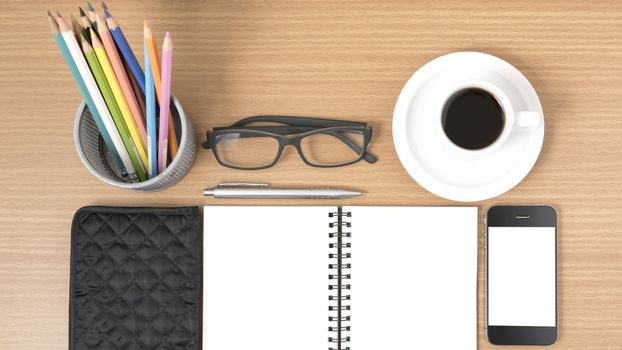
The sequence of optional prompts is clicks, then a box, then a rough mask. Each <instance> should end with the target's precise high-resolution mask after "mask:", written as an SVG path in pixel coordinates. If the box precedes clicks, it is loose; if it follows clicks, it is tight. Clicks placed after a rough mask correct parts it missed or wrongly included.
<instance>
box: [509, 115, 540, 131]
mask: <svg viewBox="0 0 622 350" xmlns="http://www.w3.org/2000/svg"><path fill="white" fill-rule="evenodd" d="M540 125H542V114H540V113H539V112H532V111H521V112H518V113H516V116H515V117H514V126H515V127H516V128H521V129H531V128H537V127H539V126H540Z"/></svg>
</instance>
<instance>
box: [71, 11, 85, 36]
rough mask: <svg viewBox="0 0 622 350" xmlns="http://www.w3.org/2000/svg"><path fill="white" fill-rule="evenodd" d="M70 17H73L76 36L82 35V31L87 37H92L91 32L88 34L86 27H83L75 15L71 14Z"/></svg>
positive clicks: (72, 21)
mask: <svg viewBox="0 0 622 350" xmlns="http://www.w3.org/2000/svg"><path fill="white" fill-rule="evenodd" d="M69 17H70V18H71V27H72V28H73V32H74V33H76V36H78V35H80V33H82V34H84V35H86V37H87V38H90V34H88V33H87V32H86V31H85V30H84V28H83V27H82V25H81V24H80V22H79V21H78V20H77V19H76V18H75V17H74V16H73V15H69ZM76 40H77V38H76ZM89 40H90V39H89Z"/></svg>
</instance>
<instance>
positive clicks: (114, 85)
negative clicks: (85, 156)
mask: <svg viewBox="0 0 622 350" xmlns="http://www.w3.org/2000/svg"><path fill="white" fill-rule="evenodd" d="M90 30H91V40H93V51H95V55H97V60H98V61H99V64H100V65H101V67H102V70H103V71H104V75H105V76H106V80H108V84H109V85H110V89H111V90H112V94H113V95H114V99H115V100H116V101H117V105H118V106H119V109H120V110H121V115H122V116H123V120H124V121H125V124H126V125H127V128H128V130H129V132H130V135H132V139H133V140H134V142H135V143H136V148H137V149H138V154H139V155H140V159H141V160H142V161H143V164H149V158H148V157H147V151H146V147H145V144H144V142H143V138H142V137H141V135H140V132H139V131H138V127H137V126H136V122H135V121H134V117H132V112H131V111H130V107H129V105H128V104H127V101H126V100H125V96H124V95H123V90H121V86H120V85H119V81H118V80H117V76H116V75H115V74H114V70H113V69H112V64H111V63H110V60H109V59H108V55H107V54H106V51H105V49H104V46H103V44H102V42H101V41H100V40H99V38H98V37H97V34H95V32H94V31H93V28H90Z"/></svg>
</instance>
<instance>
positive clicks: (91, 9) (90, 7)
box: [86, 1, 95, 11]
mask: <svg viewBox="0 0 622 350" xmlns="http://www.w3.org/2000/svg"><path fill="white" fill-rule="evenodd" d="M86 8H87V9H88V10H89V11H95V9H94V8H93V5H91V3H90V2H88V1H87V2H86Z"/></svg>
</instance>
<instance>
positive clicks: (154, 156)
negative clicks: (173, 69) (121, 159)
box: [144, 43, 158, 179]
mask: <svg viewBox="0 0 622 350" xmlns="http://www.w3.org/2000/svg"><path fill="white" fill-rule="evenodd" d="M144 47H145V54H144V56H145V90H146V91H145V101H146V102H145V104H146V109H147V155H148V157H149V166H148V168H149V171H148V172H149V178H150V179H152V178H154V177H156V176H157V175H158V151H157V149H158V147H157V145H156V143H157V139H158V137H157V135H156V97H155V85H153V75H152V74H151V64H150V63H149V54H148V53H147V44H146V43H145V44H144Z"/></svg>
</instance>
